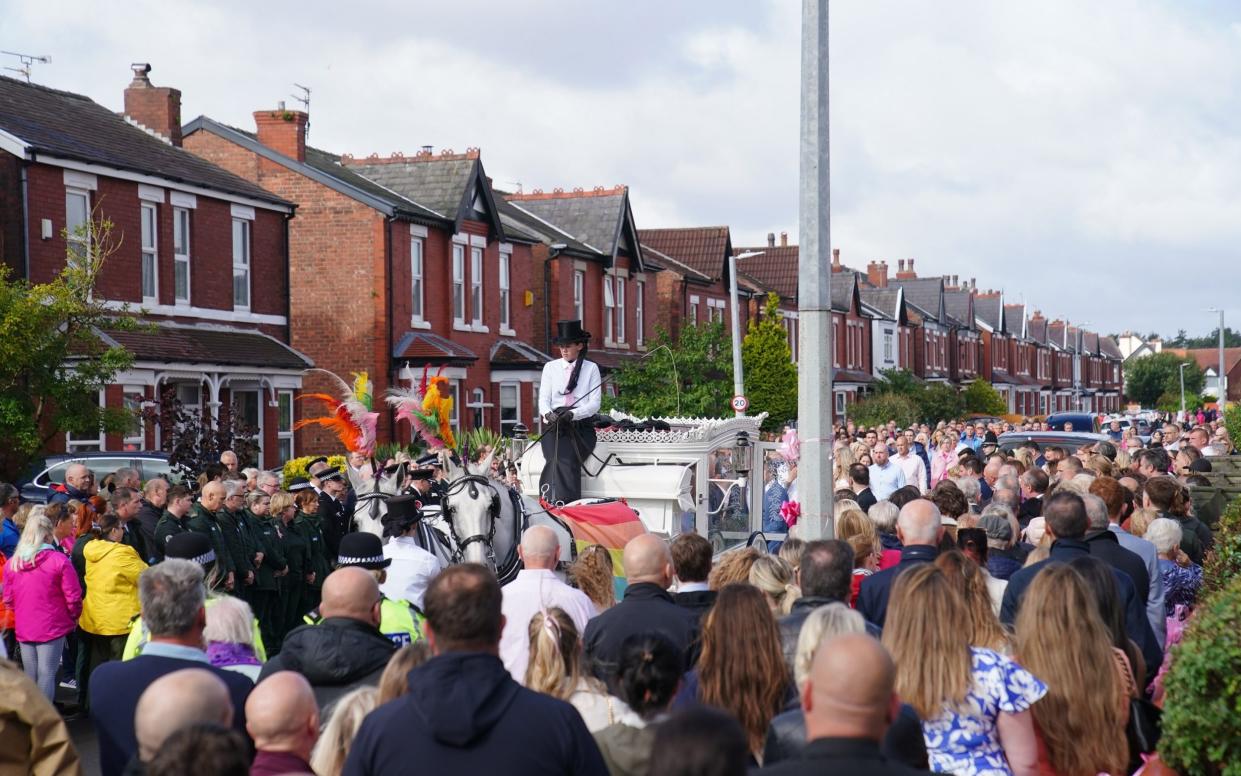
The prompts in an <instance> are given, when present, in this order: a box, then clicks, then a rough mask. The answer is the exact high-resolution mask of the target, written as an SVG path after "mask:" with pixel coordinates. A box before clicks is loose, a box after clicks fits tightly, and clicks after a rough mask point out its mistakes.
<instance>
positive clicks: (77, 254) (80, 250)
mask: <svg viewBox="0 0 1241 776" xmlns="http://www.w3.org/2000/svg"><path fill="white" fill-rule="evenodd" d="M75 200H79V201H81V203H82V223H81V224H80V226H84V227H85V228H86V229H85V234H81V235H80V234H78V233H77V229H78V225H74V224H73V223H71V219H72V213H73V206H72V204H71V203H72V202H74V201H75ZM90 238H91V215H90V192H89V191H88V190H86V189H77V188H66V189H65V240H66V247H67V249H68V250H66V252H65V260H66V261H72V262H74V263H76V261H77V260H82V259H85V258H87V257H88V256H89V251H90Z"/></svg>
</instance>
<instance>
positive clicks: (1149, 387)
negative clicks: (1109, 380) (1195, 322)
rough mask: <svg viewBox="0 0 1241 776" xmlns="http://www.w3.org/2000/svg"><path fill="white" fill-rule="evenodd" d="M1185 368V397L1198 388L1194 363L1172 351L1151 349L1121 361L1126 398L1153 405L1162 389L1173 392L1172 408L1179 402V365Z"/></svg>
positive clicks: (1198, 376)
mask: <svg viewBox="0 0 1241 776" xmlns="http://www.w3.org/2000/svg"><path fill="white" fill-rule="evenodd" d="M1185 363H1188V364H1189V366H1188V367H1186V368H1185V399H1186V403H1188V401H1189V397H1190V396H1196V395H1198V394H1199V393H1201V392H1202V383H1203V375H1202V370H1201V369H1199V368H1198V363H1197V362H1196V361H1194V360H1193V359H1186V358H1182V357H1181V356H1178V355H1176V354H1175V353H1168V352H1166V351H1165V352H1163V353H1155V354H1154V355H1150V356H1142V357H1141V358H1135V359H1133V360H1131V361H1130V362H1129V363H1128V364H1126V365H1125V392H1126V393H1127V394H1128V395H1129V399H1130V400H1132V401H1136V402H1138V403H1139V404H1141V405H1142V406H1143V407H1154V406H1155V405H1156V404H1158V402H1159V398H1160V397H1161V396H1163V395H1164V394H1165V393H1170V394H1175V395H1176V397H1177V399H1176V408H1177V409H1180V406H1181V400H1180V396H1181V378H1180V365H1181V364H1185Z"/></svg>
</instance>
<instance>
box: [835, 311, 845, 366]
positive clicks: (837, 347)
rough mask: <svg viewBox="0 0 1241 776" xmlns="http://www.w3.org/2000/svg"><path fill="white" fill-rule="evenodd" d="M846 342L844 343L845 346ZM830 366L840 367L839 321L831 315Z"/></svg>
mask: <svg viewBox="0 0 1241 776" xmlns="http://www.w3.org/2000/svg"><path fill="white" fill-rule="evenodd" d="M847 346H848V343H846V347H847ZM832 366H834V367H836V368H837V369H839V368H840V321H839V320H838V319H837V318H836V316H834V315H833V316H832Z"/></svg>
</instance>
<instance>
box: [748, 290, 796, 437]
mask: <svg viewBox="0 0 1241 776" xmlns="http://www.w3.org/2000/svg"><path fill="white" fill-rule="evenodd" d="M741 363H742V365H743V367H744V369H743V372H744V374H745V393H746V396H747V397H748V398H749V400H750V412H751V413H752V414H755V415H757V414H758V413H760V412H766V413H767V420H765V421H763V430H764V431H779V430H781V429H782V428H784V424H785V423H787V422H789V421H790V420H793V419H795V418H796V417H797V365H796V364H794V363H793V354H792V352H791V351H790V350H789V341H788V333H787V332H786V331H785V329H784V325H783V324H781V323H780V297H779V296H777V295H776V294H768V295H767V302H766V303H765V304H764V305H763V311H762V314H761V316H760V317H759V318H758V320H755V321H751V322H750V330H749V331H748V332H746V335H745V339H744V340H742V341H741Z"/></svg>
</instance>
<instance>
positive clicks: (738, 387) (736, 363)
mask: <svg viewBox="0 0 1241 776" xmlns="http://www.w3.org/2000/svg"><path fill="white" fill-rule="evenodd" d="M762 255H763V251H747V252H746V253H743V254H741V255H740V256H735V255H733V254H729V255H728V281H729V282H728V304H729V307H730V308H732V315H731V318H732V324H733V396H734V397H736V396H745V375H744V373H743V372H742V366H741V316H740V314H739V313H738V312H737V259H751V258H754V257H755V256H762ZM734 411H735V412H736V413H737V417H739V418H744V417H745V410H738V409H736V408H735V407H734Z"/></svg>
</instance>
